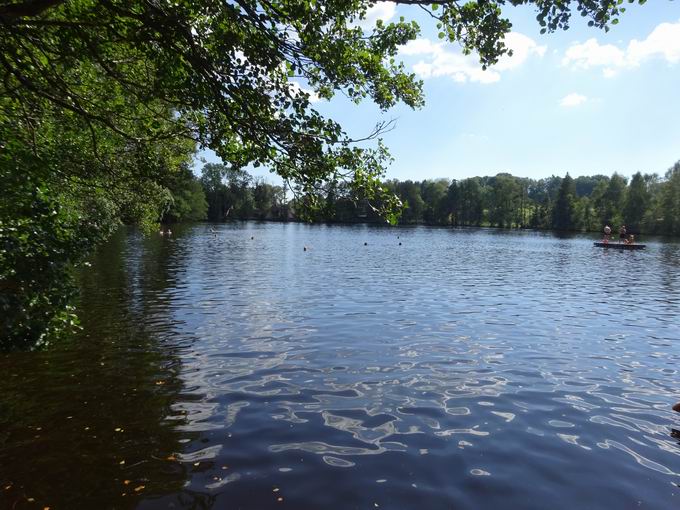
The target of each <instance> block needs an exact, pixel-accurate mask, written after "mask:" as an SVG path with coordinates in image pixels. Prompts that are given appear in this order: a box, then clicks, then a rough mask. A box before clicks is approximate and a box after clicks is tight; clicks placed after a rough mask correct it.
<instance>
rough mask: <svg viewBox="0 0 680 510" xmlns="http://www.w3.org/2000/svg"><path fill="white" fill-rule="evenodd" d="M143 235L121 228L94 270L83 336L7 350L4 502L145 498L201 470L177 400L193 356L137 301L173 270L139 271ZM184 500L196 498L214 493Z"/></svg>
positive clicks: (87, 282) (0, 461)
mask: <svg viewBox="0 0 680 510" xmlns="http://www.w3.org/2000/svg"><path fill="white" fill-rule="evenodd" d="M134 244H135V241H134V238H132V239H128V238H126V236H125V235H120V236H117V237H116V238H114V239H113V241H112V242H111V243H110V244H108V245H107V246H105V247H104V248H103V249H102V250H101V251H100V253H99V254H98V255H97V257H96V259H95V260H94V261H93V262H94V265H95V267H96V268H97V271H96V272H91V273H86V274H85V275H84V279H83V282H82V289H83V294H82V300H83V306H82V307H81V308H82V310H83V313H81V317H82V325H83V328H84V334H83V335H82V338H79V339H77V340H75V341H73V342H72V343H70V344H66V345H62V346H60V348H58V349H55V350H52V351H50V352H39V353H14V354H7V355H2V357H0V373H2V374H3V376H2V378H0V507H2V508H44V507H50V508H135V507H136V506H137V503H138V501H139V500H140V499H142V498H157V497H161V496H163V495H166V494H177V493H179V492H180V491H181V490H182V488H183V486H184V484H185V481H186V479H187V478H188V477H189V476H190V472H191V470H192V469H193V468H192V467H191V464H187V463H183V462H181V459H180V458H179V454H178V453H177V452H180V451H181V450H182V449H183V447H184V445H183V444H182V442H183V441H186V437H187V435H186V433H182V432H180V431H178V430H177V423H181V422H182V421H184V420H185V418H184V416H182V415H181V414H177V413H174V412H173V411H172V404H173V402H175V401H176V400H177V398H178V397H177V395H178V394H179V393H180V392H181V391H182V381H181V379H180V378H179V372H180V369H181V360H180V358H179V357H178V356H177V353H176V352H174V351H173V349H167V348H165V347H164V346H162V345H159V342H158V339H157V338H156V337H155V336H156V335H155V333H154V332H153V331H148V329H147V328H146V327H145V326H144V322H145V320H146V314H145V311H144V310H143V309H140V307H139V306H137V304H139V303H143V302H144V299H145V296H144V295H143V294H145V293H147V292H150V291H151V288H152V287H153V286H152V285H151V283H152V282H156V283H158V282H160V281H165V282H166V283H165V285H164V287H166V288H167V287H168V286H172V285H173V281H172V278H168V275H167V274H165V275H163V274H158V276H160V277H159V278H154V277H153V273H152V272H151V271H150V269H149V268H146V269H145V271H146V273H145V274H144V276H143V277H140V275H139V274H135V271H134V270H133V269H134V266H135V264H136V263H138V262H139V260H141V259H142V257H143V258H145V259H147V260H148V258H150V257H151V256H152V254H151V253H149V252H147V253H145V254H143V255H142V254H141V253H137V257H139V258H138V259H136V258H135V256H134V255H133V253H134V252H135V251H136V248H135V247H134ZM163 256H167V253H166V254H164V255H163ZM155 262H156V263H155V264H154V263H153V261H152V262H151V266H152V267H156V268H158V270H159V271H160V272H161V273H162V272H163V268H164V264H163V263H162V261H160V260H158V259H157V260H156V261H155ZM162 287H163V286H155V289H156V290H158V289H160V288H162ZM140 292H141V293H142V296H141V297H140V296H138V295H137V294H139V293H140ZM182 499H183V503H182V507H189V508H191V507H192V506H195V503H192V502H191V500H192V499H193V500H194V501H195V502H205V501H206V500H207V499H208V496H205V495H196V496H195V497H193V498H191V497H187V495H184V496H183V498H182ZM185 503H186V504H185Z"/></svg>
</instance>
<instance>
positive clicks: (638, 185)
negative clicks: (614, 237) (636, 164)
mask: <svg viewBox="0 0 680 510" xmlns="http://www.w3.org/2000/svg"><path fill="white" fill-rule="evenodd" d="M649 198H650V197H649V192H648V191H647V184H646V183H645V180H644V178H643V177H642V174H641V173H640V172H638V173H636V174H635V175H634V176H633V178H632V179H631V181H630V185H629V186H628V192H627V193H626V199H625V203H624V206H623V219H624V221H625V223H626V225H627V226H628V230H630V231H636V232H639V231H640V227H641V225H642V220H643V218H644V215H645V212H646V211H647V208H648V207H649Z"/></svg>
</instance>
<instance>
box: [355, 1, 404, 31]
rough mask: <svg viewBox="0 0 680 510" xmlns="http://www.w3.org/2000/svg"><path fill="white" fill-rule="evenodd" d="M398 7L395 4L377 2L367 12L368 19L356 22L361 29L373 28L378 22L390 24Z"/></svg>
mask: <svg viewBox="0 0 680 510" xmlns="http://www.w3.org/2000/svg"><path fill="white" fill-rule="evenodd" d="M395 11H396V5H395V4H394V2H377V3H376V4H375V5H374V6H373V7H369V8H368V10H367V11H366V18H365V19H362V20H359V21H357V22H356V24H357V26H360V27H361V28H373V27H375V23H376V21H378V20H382V21H384V22H388V21H389V20H391V19H392V18H393V17H394V14H395Z"/></svg>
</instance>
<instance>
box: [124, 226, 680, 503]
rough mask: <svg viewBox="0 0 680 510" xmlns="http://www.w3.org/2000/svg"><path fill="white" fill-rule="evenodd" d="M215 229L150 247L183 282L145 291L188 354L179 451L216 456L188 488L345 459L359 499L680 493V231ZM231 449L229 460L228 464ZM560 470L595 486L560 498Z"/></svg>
mask: <svg viewBox="0 0 680 510" xmlns="http://www.w3.org/2000/svg"><path fill="white" fill-rule="evenodd" d="M208 228H209V227H208V226H205V227H204V226H197V227H195V228H193V229H191V230H189V231H187V232H185V233H180V235H177V236H176V237H175V238H173V239H172V240H167V239H164V240H162V241H161V242H160V243H158V242H154V243H153V246H152V248H149V247H147V249H149V250H150V249H154V250H165V252H162V257H161V258H160V260H159V259H158V258H156V259H155V260H154V263H155V264H160V265H161V266H162V275H163V278H165V279H167V281H169V282H171V285H169V286H162V285H159V286H158V287H157V290H151V291H150V290H149V289H150V288H151V289H153V286H151V287H149V285H144V286H143V288H144V290H143V292H144V293H145V294H144V296H143V300H142V301H137V300H135V301H134V302H135V303H137V305H135V306H144V307H145V308H144V312H143V316H144V318H143V320H144V321H145V324H146V327H147V329H149V328H150V329H152V330H153V329H156V333H157V334H158V336H159V337H160V338H161V339H162V340H164V341H165V342H167V344H168V348H177V349H178V352H179V355H180V357H181V359H182V362H183V369H182V373H181V378H182V380H183V381H184V385H185V387H184V391H183V393H182V396H181V398H180V400H179V401H178V402H176V403H175V404H174V405H173V414H175V415H177V414H178V415H183V416H185V417H186V419H185V420H183V421H182V422H181V423H178V424H177V427H178V430H181V431H186V432H187V433H189V432H191V433H199V436H200V437H202V440H195V438H194V436H192V440H191V441H190V442H188V443H187V445H186V451H185V452H183V453H182V454H181V455H182V456H183V457H182V460H183V461H185V462H197V461H206V462H213V463H214V468H211V469H208V470H207V471H205V472H201V473H198V474H196V475H195V476H193V477H192V478H191V479H190V481H189V487H190V488H191V489H192V490H207V491H217V492H218V493H219V492H220V491H227V492H226V493H225V494H230V495H231V496H230V497H235V498H237V499H238V497H239V494H241V493H240V492H239V491H240V490H241V489H239V487H240V486H243V489H242V490H244V491H245V490H246V489H248V490H252V489H253V487H254V486H257V484H259V483H262V484H265V485H266V483H268V482H267V480H269V479H272V480H273V479H276V480H278V479H280V477H281V476H284V475H286V476H288V478H287V480H288V484H289V485H291V484H292V485H298V486H299V487H304V483H305V477H310V476H316V477H322V478H323V477H328V478H329V479H333V477H334V476H339V475H337V473H341V472H342V473H345V472H347V473H353V476H352V478H351V479H352V483H353V484H354V487H353V490H354V491H359V493H360V492H361V491H362V490H364V491H365V492H364V495H363V496H355V498H356V502H358V503H359V504H366V503H372V502H373V499H372V498H374V497H375V498H379V495H380V494H382V495H383V496H384V494H383V493H382V492H380V491H378V490H377V489H376V487H378V485H376V482H375V480H376V479H379V480H384V481H383V482H381V485H379V486H380V487H382V486H383V484H384V486H390V487H392V489H391V490H392V491H393V492H392V493H390V494H391V495H392V497H396V496H395V495H398V496H399V498H402V499H397V500H395V501H402V503H404V502H407V501H412V502H417V501H418V500H419V498H422V497H428V495H429V496H432V494H431V492H429V491H438V492H439V493H438V494H437V496H436V498H435V499H433V500H432V501H433V503H436V504H434V505H433V507H438V506H437V505H438V504H440V503H441V504H442V505H445V504H453V503H456V502H457V503H458V504H459V505H460V507H463V508H464V507H470V508H474V507H475V506H474V504H473V502H474V501H475V498H476V497H481V495H482V494H485V493H486V492H488V491H491V493H490V494H486V496H485V497H486V498H488V501H489V504H492V503H493V502H494V501H496V502H498V503H499V504H502V503H505V504H507V502H508V501H512V500H513V497H515V498H519V499H517V500H516V501H517V502H518V503H517V504H518V505H519V506H522V507H527V508H528V507H532V508H533V506H531V505H532V504H533V505H535V507H536V508H544V507H545V504H547V502H548V501H551V503H550V504H551V507H553V508H567V507H569V508H571V507H573V506H578V505H586V506H588V507H589V508H596V507H599V508H614V507H616V505H628V504H630V502H632V501H638V500H640V501H643V502H646V504H648V505H649V507H650V508H662V507H665V508H667V507H668V506H665V505H666V504H667V503H670V502H674V503H675V504H677V503H678V502H679V501H680V495H679V494H678V489H677V487H676V486H675V485H674V484H676V483H680V478H678V472H680V456H679V454H680V449H679V448H678V445H677V443H676V442H675V441H674V440H673V439H672V438H670V436H669V426H670V425H672V424H673V423H674V419H675V418H674V416H672V413H671V411H670V405H671V404H672V403H673V402H674V401H675V400H677V399H678V398H679V395H680V388H678V384H679V383H680V378H679V377H678V372H677V367H678V363H679V362H680V349H679V347H678V341H679V340H680V319H679V317H680V314H679V312H680V277H679V276H678V274H679V273H678V271H677V266H678V263H677V260H678V256H679V255H678V254H679V253H680V251H679V249H678V246H677V245H672V244H671V245H668V244H667V245H663V244H654V243H651V244H650V246H649V248H648V250H646V251H645V252H630V253H628V252H625V253H619V252H616V253H612V252H608V251H604V250H597V249H595V248H593V247H592V244H591V240H589V239H586V238H584V237H575V238H572V239H558V238H553V237H551V236H549V235H541V234H536V233H509V232H502V233H501V234H499V235H492V234H490V233H489V232H485V231H474V230H467V231H451V230H445V229H424V228H422V229H400V230H390V229H367V228H364V227H357V228H345V227H333V228H331V227H307V226H304V225H275V224H264V225H257V224H248V225H247V226H234V225H229V226H220V227H218V228H219V235H218V238H217V239H213V237H212V236H211V235H210V234H209V232H208ZM397 235H399V236H400V239H399V241H397V239H396V237H397ZM251 236H254V239H251ZM365 241H366V242H368V246H364V245H363V243H364V242H365ZM399 242H402V244H403V245H402V246H399V245H398V243H399ZM163 243H165V244H166V245H168V246H164V245H163ZM305 245H306V246H307V247H308V251H307V252H303V251H302V247H303V246H305ZM130 252H131V253H130V254H129V255H128V259H129V260H132V261H133V262H130V264H131V267H130V269H131V271H130V278H149V277H150V276H149V275H150V274H153V269H154V267H153V265H150V264H149V263H148V262H145V261H144V256H143V255H140V252H139V251H138V248H137V247H135V250H130ZM133 255H134V256H133ZM135 257H137V258H135ZM135 265H136V266H135ZM140 265H141V266H140ZM133 266H134V270H133ZM139 292H142V291H141V290H140V291H139ZM140 303H143V305H142V304H140ZM223 464H228V465H229V466H230V472H229V473H228V475H229V476H226V475H224V474H223V473H219V475H220V476H219V477H218V478H219V480H214V479H213V478H214V477H215V472H216V471H219V468H218V466H219V465H223ZM383 471H384V472H387V473H389V474H390V475H391V476H389V477H387V476H385V477H383V476H381V472H383ZM444 472H447V473H449V475H450V476H449V477H443V475H442V473H444ZM223 475H224V476H223ZM395 478H396V479H395ZM253 484H254V485H253ZM480 484H481V485H480ZM395 485H396V487H395ZM566 485H572V486H578V487H579V491H582V493H579V495H572V496H567V497H564V498H563V497H562V494H564V491H565V486H566ZM300 490H301V491H302V489H300ZM330 490H331V491H332V489H330ZM594 490H595V491H599V492H598V494H599V495H598V496H596V497H594V496H592V494H591V495H590V496H588V494H589V491H594ZM230 491H233V492H230ZM376 491H377V492H376ZM421 491H423V492H421ZM485 491H486V492H485ZM494 491H495V492H494ZM502 494H505V495H506V496H507V497H508V498H510V499H509V500H508V499H503V498H504V496H502ZM548 494H552V496H555V495H560V497H559V498H558V500H557V501H554V500H550V498H549V496H548ZM383 496H380V497H383ZM293 497H295V493H293ZM297 497H298V498H300V499H297V500H296V501H297V502H298V503H303V502H306V504H308V505H309V507H310V508H312V507H314V504H319V505H320V504H322V503H323V501H324V497H322V496H321V495H318V496H314V495H309V494H307V495H306V496H305V495H304V494H303V493H302V492H300V493H299V494H297ZM593 497H594V498H595V499H592V498H593ZM305 498H306V499H305ZM522 498H524V499H522ZM526 498H529V499H530V500H531V501H533V503H530V504H528V505H524V504H522V503H521V502H522V501H524V502H525V503H526V501H527V500H526ZM532 498H533V499H532ZM437 502H438V503H437ZM404 504H405V503H404ZM609 505H614V506H609ZM246 506H247V505H246ZM619 507H620V506H619Z"/></svg>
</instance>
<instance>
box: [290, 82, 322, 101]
mask: <svg viewBox="0 0 680 510" xmlns="http://www.w3.org/2000/svg"><path fill="white" fill-rule="evenodd" d="M288 85H289V87H290V90H291V92H292V93H293V94H294V95H297V94H299V93H300V92H304V93H305V94H309V102H310V103H318V102H319V101H321V98H320V97H319V96H318V95H317V93H316V92H314V91H313V90H312V89H307V88H305V87H303V86H302V85H300V84H299V83H298V82H296V81H289V82H288Z"/></svg>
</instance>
